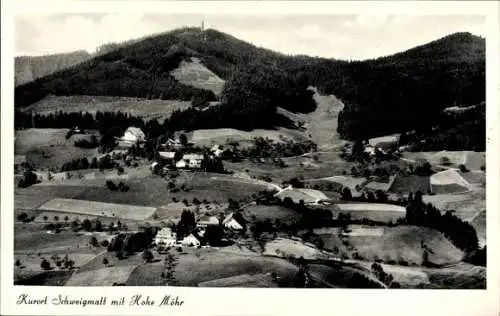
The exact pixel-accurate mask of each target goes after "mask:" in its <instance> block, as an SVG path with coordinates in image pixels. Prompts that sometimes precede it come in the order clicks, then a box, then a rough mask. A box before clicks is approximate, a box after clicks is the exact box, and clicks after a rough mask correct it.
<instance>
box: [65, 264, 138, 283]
mask: <svg viewBox="0 0 500 316" xmlns="http://www.w3.org/2000/svg"><path fill="white" fill-rule="evenodd" d="M134 269H135V266H121V267H109V268H101V269H97V270H92V271H87V272H77V273H75V274H73V275H72V276H71V278H70V279H69V280H68V282H66V286H110V285H112V284H113V283H115V282H116V283H125V282H126V281H127V279H128V278H129V276H130V273H132V271H133V270H134Z"/></svg>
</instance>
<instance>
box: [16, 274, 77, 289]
mask: <svg viewBox="0 0 500 316" xmlns="http://www.w3.org/2000/svg"><path fill="white" fill-rule="evenodd" d="M72 275H73V271H67V270H66V271H64V270H52V271H44V272H40V271H28V270H26V271H23V270H20V271H16V272H15V273H14V284H15V285H30V286H37V285H38V286H63V285H65V284H66V282H67V281H68V280H69V279H70V278H71V276H72Z"/></svg>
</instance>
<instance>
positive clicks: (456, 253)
mask: <svg viewBox="0 0 500 316" xmlns="http://www.w3.org/2000/svg"><path fill="white" fill-rule="evenodd" d="M360 227H361V228H362V226H359V225H350V226H349V228H348V230H350V231H351V232H352V233H354V234H350V233H347V235H346V236H345V237H339V228H329V229H317V230H314V232H315V233H317V234H320V235H321V237H322V239H323V241H324V248H325V249H328V250H330V251H331V250H333V249H334V248H337V249H338V250H337V251H339V252H346V253H348V254H349V255H350V256H353V254H354V253H357V254H358V255H359V256H360V257H362V258H364V260H368V261H374V260H375V259H381V260H383V261H384V262H389V261H393V262H394V263H398V262H406V264H408V265H411V264H416V265H421V264H422V258H423V252H424V249H423V248H422V247H421V242H423V243H424V244H425V246H426V247H427V248H428V249H430V250H429V261H430V262H432V263H434V264H438V265H444V264H451V263H456V262H459V261H461V260H462V257H463V253H462V251H460V250H459V249H457V248H456V247H455V246H454V245H453V244H452V243H451V242H450V241H449V240H448V239H446V238H445V237H444V236H443V235H442V233H440V232H438V231H436V230H434V229H430V228H426V227H417V226H396V227H380V228H381V229H383V234H379V233H377V234H373V233H372V234H362V233H358V230H359V228H360ZM372 230H373V228H372ZM365 231H366V229H365ZM328 235H334V236H333V237H332V236H328ZM335 235H336V236H335ZM349 235H350V236H349ZM323 237H326V238H323ZM344 241H345V242H344Z"/></svg>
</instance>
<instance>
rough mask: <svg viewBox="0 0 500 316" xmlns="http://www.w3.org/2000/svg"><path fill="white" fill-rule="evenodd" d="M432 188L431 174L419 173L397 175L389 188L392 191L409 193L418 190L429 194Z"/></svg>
mask: <svg viewBox="0 0 500 316" xmlns="http://www.w3.org/2000/svg"><path fill="white" fill-rule="evenodd" d="M430 190H431V181H430V177H429V176H418V175H408V176H404V175H400V174H398V175H396V176H395V178H394V181H393V182H392V185H391V186H390V188H389V191H390V192H394V193H398V194H403V195H407V194H409V193H410V192H411V193H415V192H417V191H420V192H422V193H423V194H427V193H428V192H430Z"/></svg>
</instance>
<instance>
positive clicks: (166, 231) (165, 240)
mask: <svg viewBox="0 0 500 316" xmlns="http://www.w3.org/2000/svg"><path fill="white" fill-rule="evenodd" d="M176 241H177V234H176V233H174V232H172V229H171V228H169V227H164V228H162V229H161V230H160V231H159V232H158V233H157V234H156V237H155V244H157V245H164V246H166V247H171V246H174V245H175V243H176Z"/></svg>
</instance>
